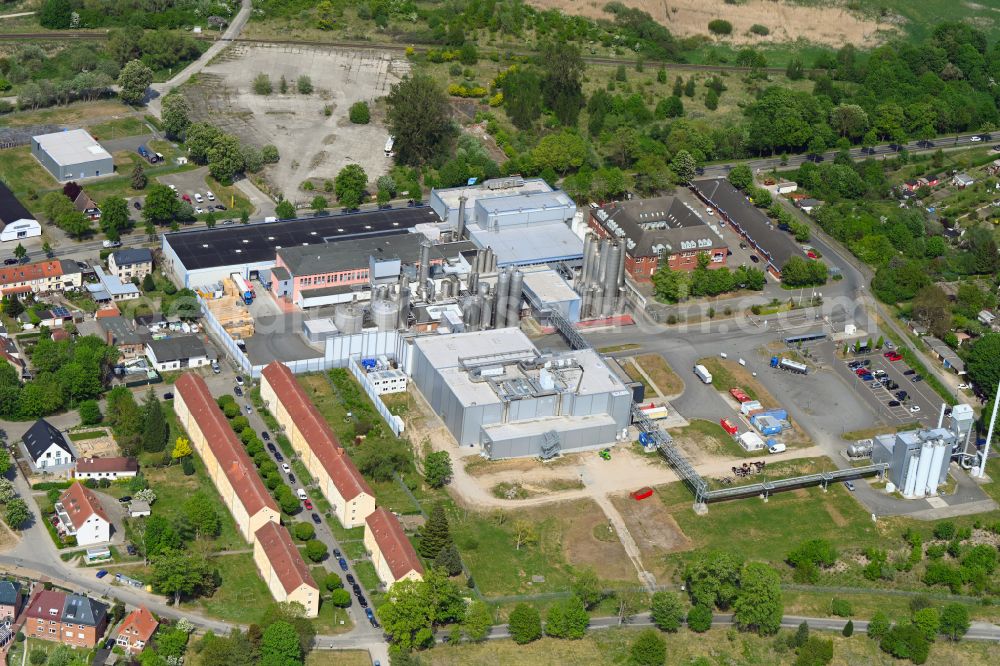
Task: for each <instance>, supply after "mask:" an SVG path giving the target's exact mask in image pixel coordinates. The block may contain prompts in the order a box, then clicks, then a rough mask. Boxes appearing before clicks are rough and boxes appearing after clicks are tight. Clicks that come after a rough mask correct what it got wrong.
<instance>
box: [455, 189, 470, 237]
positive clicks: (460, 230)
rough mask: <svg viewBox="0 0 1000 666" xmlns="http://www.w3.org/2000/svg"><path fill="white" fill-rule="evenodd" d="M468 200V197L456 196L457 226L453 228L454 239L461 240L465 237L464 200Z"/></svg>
mask: <svg viewBox="0 0 1000 666" xmlns="http://www.w3.org/2000/svg"><path fill="white" fill-rule="evenodd" d="M466 201H468V197H459V198H458V226H457V228H456V229H455V240H462V239H463V238H465V202H466Z"/></svg>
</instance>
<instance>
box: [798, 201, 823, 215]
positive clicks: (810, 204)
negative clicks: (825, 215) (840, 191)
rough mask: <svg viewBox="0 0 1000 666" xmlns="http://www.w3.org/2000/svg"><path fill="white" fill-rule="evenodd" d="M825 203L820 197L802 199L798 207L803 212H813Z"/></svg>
mask: <svg viewBox="0 0 1000 666" xmlns="http://www.w3.org/2000/svg"><path fill="white" fill-rule="evenodd" d="M822 205H823V202H822V201H820V200H819V199H800V200H799V202H798V207H799V208H800V209H801V210H802V212H803V213H807V214H808V213H812V212H813V210H814V209H816V208H819V207H820V206H822Z"/></svg>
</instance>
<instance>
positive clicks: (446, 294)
mask: <svg viewBox="0 0 1000 666" xmlns="http://www.w3.org/2000/svg"><path fill="white" fill-rule="evenodd" d="M446 298H451V280H444V281H443V282H441V300H444V299H446Z"/></svg>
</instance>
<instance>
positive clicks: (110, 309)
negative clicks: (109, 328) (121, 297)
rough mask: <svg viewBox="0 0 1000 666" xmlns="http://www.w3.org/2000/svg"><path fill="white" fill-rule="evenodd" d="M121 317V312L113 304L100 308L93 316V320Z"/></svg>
mask: <svg viewBox="0 0 1000 666" xmlns="http://www.w3.org/2000/svg"><path fill="white" fill-rule="evenodd" d="M121 316H122V312H121V310H119V309H118V306H117V305H115V304H113V303H112V304H111V305H108V306H105V307H102V308H100V309H99V310H98V311H97V312H96V313H95V314H94V318H95V319H104V318H105V317H121Z"/></svg>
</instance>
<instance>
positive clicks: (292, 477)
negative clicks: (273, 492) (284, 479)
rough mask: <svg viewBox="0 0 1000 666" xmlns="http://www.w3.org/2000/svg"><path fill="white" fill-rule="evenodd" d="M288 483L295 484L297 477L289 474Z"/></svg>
mask: <svg viewBox="0 0 1000 666" xmlns="http://www.w3.org/2000/svg"><path fill="white" fill-rule="evenodd" d="M288 483H295V475H294V474H292V473H291V472H289V474H288Z"/></svg>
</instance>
